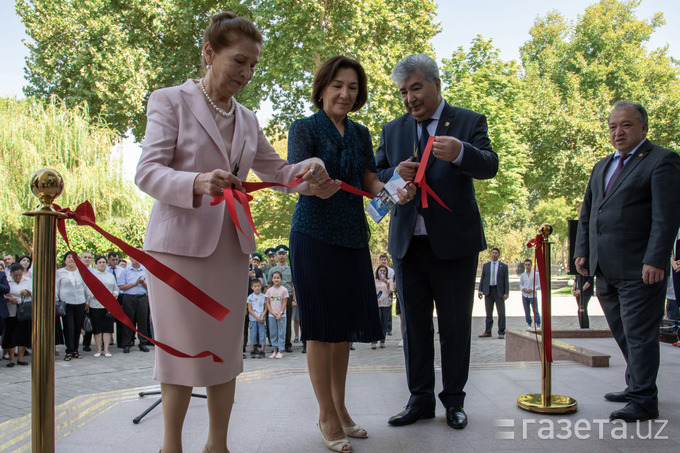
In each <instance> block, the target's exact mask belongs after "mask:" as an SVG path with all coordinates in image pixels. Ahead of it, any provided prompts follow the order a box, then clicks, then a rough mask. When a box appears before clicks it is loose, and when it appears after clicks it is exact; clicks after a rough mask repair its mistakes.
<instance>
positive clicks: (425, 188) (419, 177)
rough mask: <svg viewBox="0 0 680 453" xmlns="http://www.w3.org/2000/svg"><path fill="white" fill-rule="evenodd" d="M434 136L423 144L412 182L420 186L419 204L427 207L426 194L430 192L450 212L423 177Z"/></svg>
mask: <svg viewBox="0 0 680 453" xmlns="http://www.w3.org/2000/svg"><path fill="white" fill-rule="evenodd" d="M434 138H435V137H434V136H433V135H432V136H430V138H428V139H427V145H425V150H424V151H423V157H422V158H421V159H420V165H419V166H418V171H417V172H416V177H415V179H414V180H413V182H414V183H416V184H417V185H418V187H419V188H420V204H421V206H422V207H423V208H427V206H428V204H427V195H428V194H430V195H431V196H432V198H434V199H435V201H436V202H437V203H439V204H440V205H441V206H442V207H444V209H446V210H447V211H449V212H450V211H451V210H450V209H449V207H448V206H446V205H445V204H444V202H443V201H442V200H441V198H439V196H438V195H437V194H436V193H434V190H432V188H431V187H430V186H429V185H428V184H427V180H426V179H425V169H426V168H427V160H428V159H429V158H430V151H431V150H432V144H433V143H434Z"/></svg>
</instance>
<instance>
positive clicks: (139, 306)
mask: <svg viewBox="0 0 680 453" xmlns="http://www.w3.org/2000/svg"><path fill="white" fill-rule="evenodd" d="M123 311H124V312H125V314H126V315H127V316H128V318H130V321H132V323H133V324H134V325H135V326H137V330H138V331H139V332H140V333H141V334H142V335H146V336H147V337H148V336H149V298H148V297H147V295H146V294H141V295H138V296H134V295H131V294H123ZM122 328H123V329H122V332H121V336H122V339H121V341H122V345H123V347H125V346H134V344H135V332H134V330H132V329H130V328H129V327H127V326H122ZM138 336H139V344H142V343H144V342H146V339H145V338H144V337H142V336H141V335H138Z"/></svg>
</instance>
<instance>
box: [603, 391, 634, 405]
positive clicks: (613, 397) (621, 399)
mask: <svg viewBox="0 0 680 453" xmlns="http://www.w3.org/2000/svg"><path fill="white" fill-rule="evenodd" d="M604 399H606V400H607V401H613V402H615V403H627V402H628V398H626V392H610V393H605V395H604Z"/></svg>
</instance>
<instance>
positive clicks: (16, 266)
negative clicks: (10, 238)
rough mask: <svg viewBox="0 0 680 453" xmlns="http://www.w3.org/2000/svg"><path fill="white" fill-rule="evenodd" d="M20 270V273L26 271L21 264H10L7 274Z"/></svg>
mask: <svg viewBox="0 0 680 453" xmlns="http://www.w3.org/2000/svg"><path fill="white" fill-rule="evenodd" d="M18 270H20V271H21V272H24V271H25V270H26V269H24V266H22V265H21V263H12V265H11V266H10V267H9V273H10V274H11V273H12V272H14V271H18Z"/></svg>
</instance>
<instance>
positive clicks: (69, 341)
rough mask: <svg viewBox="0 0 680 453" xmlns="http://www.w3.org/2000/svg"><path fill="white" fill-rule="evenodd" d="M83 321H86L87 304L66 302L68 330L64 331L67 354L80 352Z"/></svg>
mask: <svg viewBox="0 0 680 453" xmlns="http://www.w3.org/2000/svg"><path fill="white" fill-rule="evenodd" d="M83 321H85V304H78V305H73V304H66V326H65V328H66V332H64V342H65V343H66V354H76V353H77V352H78V346H79V343H80V331H81V330H82V328H83Z"/></svg>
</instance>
